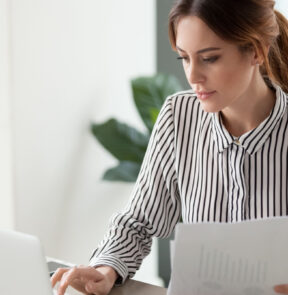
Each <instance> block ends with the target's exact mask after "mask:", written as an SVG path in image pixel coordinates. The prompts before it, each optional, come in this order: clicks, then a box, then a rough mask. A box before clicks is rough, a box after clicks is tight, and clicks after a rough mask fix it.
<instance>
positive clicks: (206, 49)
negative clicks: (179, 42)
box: [176, 46, 221, 54]
mask: <svg viewBox="0 0 288 295" xmlns="http://www.w3.org/2000/svg"><path fill="white" fill-rule="evenodd" d="M176 48H177V49H178V50H180V51H182V52H185V50H183V49H181V48H180V47H179V46H176ZM220 49H221V48H218V47H208V48H203V49H200V50H198V51H197V52H196V53H198V54H199V53H203V52H207V51H212V50H220Z"/></svg>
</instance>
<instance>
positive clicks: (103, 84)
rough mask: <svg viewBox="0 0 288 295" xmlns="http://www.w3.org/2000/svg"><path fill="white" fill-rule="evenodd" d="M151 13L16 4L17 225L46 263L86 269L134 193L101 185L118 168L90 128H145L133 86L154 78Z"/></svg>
mask: <svg viewBox="0 0 288 295" xmlns="http://www.w3.org/2000/svg"><path fill="white" fill-rule="evenodd" d="M154 6H155V3H154V0H145V1H135V0H124V1H117V0H112V1H95V0H74V1H72V0H61V1H59V0H49V1H46V0H26V1H23V0H11V31H10V35H11V48H12V50H11V52H12V62H11V68H12V84H13V87H12V102H11V109H12V136H13V147H14V148H13V158H14V159H15V166H14V168H15V170H14V187H15V227H16V229H17V230H20V231H24V232H27V233H31V234H35V235H37V236H39V237H40V239H41V240H42V242H43V244H44V246H45V250H46V253H47V255H49V256H53V257H57V258H59V259H65V260H69V261H71V262H75V263H82V264H85V263H87V262H88V259H89V257H90V254H91V251H92V250H93V248H94V247H95V246H96V245H97V243H98V242H99V241H100V239H102V237H103V234H104V232H105V230H106V228H107V225H108V219H109V218H110V216H111V214H112V213H113V212H115V211H116V210H119V209H121V208H122V207H124V204H125V203H126V202H127V200H128V198H129V196H130V193H131V191H132V186H131V185H125V184H123V183H116V184H111V183H104V182H102V181H101V180H100V178H101V176H102V174H103V172H104V170H105V169H106V168H108V167H110V166H113V165H114V164H116V161H115V160H114V159H113V158H112V157H111V156H110V155H109V154H108V153H107V152H106V151H104V150H103V149H102V147H101V146H100V145H99V144H98V143H97V142H96V141H95V139H94V138H93V137H92V135H91V134H90V131H89V125H90V123H91V121H93V120H94V121H98V122H99V121H103V120H104V119H107V118H109V117H111V116H115V117H117V118H119V119H121V120H123V121H125V122H127V123H131V124H133V125H134V126H136V127H139V128H140V129H143V125H142V122H141V121H140V119H139V117H138V114H137V112H136V110H135V108H134V105H133V101H132V97H131V91H130V84H129V83H130V79H131V78H133V77H136V76H139V75H151V74H154V73H155V55H156V52H155V34H156V30H155V7H154ZM151 257H153V255H152V256H151ZM154 258H155V255H154ZM151 265H152V266H151ZM151 267H152V269H153V270H152V271H151ZM149 271H150V277H151V276H153V275H154V274H156V262H155V259H154V260H153V261H151V263H150V270H149ZM153 272H154V273H153ZM144 276H145V275H144Z"/></svg>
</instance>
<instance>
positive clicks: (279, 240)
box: [168, 217, 288, 295]
mask: <svg viewBox="0 0 288 295" xmlns="http://www.w3.org/2000/svg"><path fill="white" fill-rule="evenodd" d="M172 257H173V261H172V274H171V281H170V285H169V288H168V295H179V294H181V295H186V294H187V295H188V294H189V295H214V294H215V295H266V294H267V295H268V294H269V295H270V294H276V293H275V292H274V290H273V286H275V285H277V284H283V283H287V284H288V218H287V217H278V218H271V219H265V220H257V221H244V222H241V223H198V224H178V225H177V227H176V234H175V241H174V243H173V253H172Z"/></svg>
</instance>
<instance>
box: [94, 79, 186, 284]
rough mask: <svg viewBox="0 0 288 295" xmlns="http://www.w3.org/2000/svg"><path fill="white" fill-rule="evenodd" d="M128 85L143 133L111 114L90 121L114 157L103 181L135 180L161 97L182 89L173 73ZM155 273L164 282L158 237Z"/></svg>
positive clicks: (166, 269)
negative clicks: (108, 116)
mask: <svg viewBox="0 0 288 295" xmlns="http://www.w3.org/2000/svg"><path fill="white" fill-rule="evenodd" d="M131 87H132V93H133V100H134V103H135V106H136V109H137V111H138V113H139V115H140V117H141V119H142V121H143V122H144V124H145V126H146V132H145V133H142V132H140V131H138V130H137V129H135V128H134V127H132V126H129V125H128V124H126V123H123V122H119V121H118V120H117V119H115V118H111V119H109V120H107V121H106V122H104V123H92V124H91V131H92V134H93V135H94V136H95V138H96V139H97V140H98V141H99V142H100V143H101V144H102V146H103V147H104V148H105V149H106V150H107V151H109V152H110V153H111V154H112V155H113V156H114V157H115V158H116V159H117V160H118V164H117V166H116V167H112V168H109V169H107V170H106V171H105V173H104V175H103V179H104V180H107V181H126V182H135V181H136V178H137V176H138V173H139V171H140V167H141V163H142V161H143V158H144V155H145V152H146V149H147V145H148V141H149V138H150V135H151V132H152V129H153V126H154V124H155V122H156V119H157V116H158V114H159V111H160V109H161V107H162V105H163V103H164V101H165V99H166V98H167V96H169V95H171V94H173V93H175V92H177V91H180V90H182V89H183V88H182V87H181V85H180V83H179V81H178V79H177V78H176V77H175V76H173V75H167V74H161V73H159V74H156V75H154V76H149V77H138V78H135V79H132V80H131ZM159 275H160V276H161V277H162V278H163V279H164V281H165V285H167V284H168V281H169V278H170V261H169V239H164V240H161V239H159Z"/></svg>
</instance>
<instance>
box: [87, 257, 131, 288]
mask: <svg viewBox="0 0 288 295" xmlns="http://www.w3.org/2000/svg"><path fill="white" fill-rule="evenodd" d="M103 265H107V266H111V267H112V268H113V269H114V270H115V271H116V272H117V273H118V275H119V277H118V278H117V280H116V282H115V286H120V285H122V284H123V283H124V282H125V281H126V279H127V277H128V269H127V266H126V264H125V263H123V261H122V260H120V259H119V258H117V257H115V256H111V255H103V256H102V255H101V256H99V257H97V256H96V257H93V258H92V259H91V260H90V263H89V266H92V267H97V266H103Z"/></svg>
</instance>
